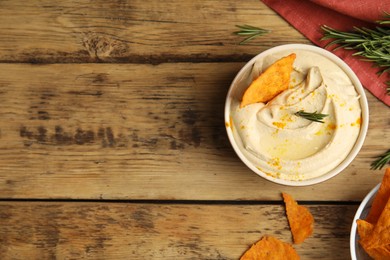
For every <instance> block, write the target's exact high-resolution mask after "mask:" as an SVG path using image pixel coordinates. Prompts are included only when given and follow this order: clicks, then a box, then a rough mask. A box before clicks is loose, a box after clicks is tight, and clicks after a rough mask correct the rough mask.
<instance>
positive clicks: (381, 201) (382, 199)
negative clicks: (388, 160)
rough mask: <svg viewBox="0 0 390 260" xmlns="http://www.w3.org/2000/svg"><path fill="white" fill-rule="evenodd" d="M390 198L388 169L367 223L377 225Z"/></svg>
mask: <svg viewBox="0 0 390 260" xmlns="http://www.w3.org/2000/svg"><path fill="white" fill-rule="evenodd" d="M389 198H390V168H387V169H386V172H385V175H384V176H383V179H382V183H381V186H380V187H379V190H378V193H377V194H376V196H375V198H374V201H373V202H372V206H371V209H370V212H369V213H368V216H367V218H366V221H367V222H369V223H371V224H375V223H376V222H377V221H378V219H379V216H380V214H381V213H382V211H383V209H384V208H385V206H386V203H387V201H388V200H389Z"/></svg>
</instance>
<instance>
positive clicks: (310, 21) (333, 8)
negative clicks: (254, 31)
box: [262, 0, 390, 106]
mask: <svg viewBox="0 0 390 260" xmlns="http://www.w3.org/2000/svg"><path fill="white" fill-rule="evenodd" d="M262 1H263V2H264V3H265V4H266V5H267V6H269V7H270V8H272V9H273V10H274V11H276V12H277V13H278V14H279V15H280V16H282V17H283V18H284V19H285V20H286V21H287V22H289V23H290V24H291V25H292V26H294V27H295V28H296V29H297V30H298V31H300V32H301V33H302V34H303V35H305V36H306V37H307V38H308V39H309V40H310V41H312V42H313V43H314V44H316V45H318V46H320V47H325V45H326V44H327V43H328V42H329V41H322V40H321V38H322V37H323V31H322V29H321V26H322V25H327V26H329V27H332V28H334V29H337V30H341V31H350V30H352V29H353V27H354V26H355V27H373V26H375V25H374V24H373V23H374V22H375V21H377V20H379V19H383V14H384V12H388V13H390V0H370V1H367V0H355V1H352V0H350V1H339V0H312V1H309V0H262ZM334 54H336V55H337V56H339V57H340V58H341V59H343V60H344V61H345V62H346V63H347V64H348V65H349V66H350V67H351V68H352V70H353V71H354V72H355V73H356V75H357V76H358V78H359V79H360V81H361V82H362V85H363V86H364V87H365V88H366V89H367V90H369V91H370V92H371V93H372V94H373V95H374V96H376V97H377V98H378V99H380V100H381V101H383V103H385V104H386V105H388V106H390V96H389V95H387V94H386V88H387V86H386V84H385V82H386V81H387V80H390V79H389V77H388V75H387V74H385V73H384V74H382V75H381V76H378V74H377V72H378V70H379V69H378V68H377V67H374V66H373V63H372V62H367V61H363V60H362V58H361V57H358V56H352V54H353V51H348V50H344V49H338V50H337V51H334Z"/></svg>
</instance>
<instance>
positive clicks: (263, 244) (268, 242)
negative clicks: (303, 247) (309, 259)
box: [240, 236, 300, 260]
mask: <svg viewBox="0 0 390 260" xmlns="http://www.w3.org/2000/svg"><path fill="white" fill-rule="evenodd" d="M297 259H298V260H299V259H300V258H299V255H298V253H297V252H296V251H295V249H294V248H293V247H292V246H291V245H290V244H288V243H285V242H282V241H280V240H279V239H277V238H275V237H272V236H264V237H262V238H261V239H260V240H259V241H258V242H257V243H256V244H254V245H252V247H251V248H249V249H248V250H247V251H246V252H245V253H244V254H243V255H242V256H241V258H240V260H297Z"/></svg>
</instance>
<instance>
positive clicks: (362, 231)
mask: <svg viewBox="0 0 390 260" xmlns="http://www.w3.org/2000/svg"><path fill="white" fill-rule="evenodd" d="M356 224H357V231H358V234H359V236H360V241H362V240H364V239H365V238H366V237H367V236H368V235H369V234H371V232H372V230H373V229H374V225H373V224H371V223H369V222H367V221H365V220H362V219H358V220H356Z"/></svg>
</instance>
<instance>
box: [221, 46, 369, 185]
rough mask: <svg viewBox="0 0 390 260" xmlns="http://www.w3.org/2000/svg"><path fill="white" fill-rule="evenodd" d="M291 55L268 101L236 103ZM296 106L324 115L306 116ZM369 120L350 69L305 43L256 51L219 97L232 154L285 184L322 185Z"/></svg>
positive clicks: (351, 154)
mask: <svg viewBox="0 0 390 260" xmlns="http://www.w3.org/2000/svg"><path fill="white" fill-rule="evenodd" d="M292 53H294V55H295V57H296V58H295V60H294V63H293V69H292V72H291V74H290V77H289V87H288V88H287V89H286V90H284V91H282V92H281V93H279V94H278V95H276V96H275V97H273V98H272V99H271V100H269V101H267V102H256V103H253V104H249V105H246V106H244V107H242V106H241V105H240V104H241V101H242V98H243V95H244V93H245V91H246V90H247V89H248V86H250V85H251V83H252V82H253V81H254V80H255V79H257V78H258V77H259V75H261V74H262V73H263V72H264V71H265V70H266V69H267V68H269V67H270V66H271V65H272V64H274V63H275V62H277V61H278V60H280V59H281V58H283V57H286V56H288V55H291V54H292ZM301 112H304V113H308V114H321V115H323V116H324V117H323V119H322V120H319V121H320V122H319V121H312V120H309V119H308V118H307V117H303V116H300V114H299V113H301ZM368 120H369V114H368V104H367V98H366V95H365V92H364V89H363V87H362V85H361V83H360V81H359V79H358V78H357V76H356V75H355V73H354V72H353V71H352V70H351V69H350V67H349V66H348V65H347V64H346V63H345V62H344V61H342V60H341V59H340V58H338V57H337V56H336V55H334V54H333V53H331V52H329V51H327V50H325V49H322V48H319V47H316V46H312V45H305V44H287V45H282V46H277V47H274V48H271V49H268V50H266V51H264V52H262V53H260V54H259V55H257V56H256V57H254V58H253V59H252V60H250V61H249V62H248V63H247V64H246V65H245V66H244V67H243V68H242V69H241V70H240V71H239V72H238V74H237V76H236V77H235V78H234V80H233V82H232V84H231V86H230V89H229V91H228V94H227V97H226V103H225V126H226V131H227V135H228V137H229V140H230V142H231V144H232V146H233V149H234V150H235V152H236V153H237V155H238V157H239V158H240V159H241V160H242V161H243V162H244V164H245V165H247V166H248V167H249V168H250V169H251V170H252V171H254V172H255V173H256V174H258V175H260V176H261V177H263V178H265V179H267V180H269V181H272V182H275V183H279V184H284V185H290V186H305V185H312V184H316V183H320V182H323V181H325V180H328V179H329V178H331V177H333V176H335V175H337V174H338V173H340V172H341V171H342V170H344V169H345V168H346V167H347V166H348V165H349V164H350V163H351V162H352V161H353V159H354V158H355V157H356V155H357V154H358V152H359V151H360V149H361V147H362V145H363V142H364V139H365V136H366V133H367V128H368Z"/></svg>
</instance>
